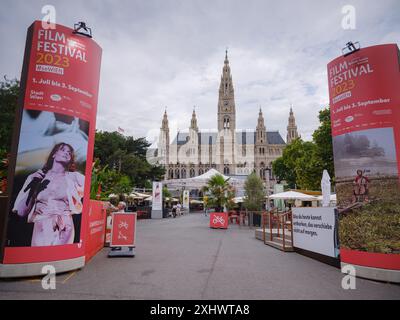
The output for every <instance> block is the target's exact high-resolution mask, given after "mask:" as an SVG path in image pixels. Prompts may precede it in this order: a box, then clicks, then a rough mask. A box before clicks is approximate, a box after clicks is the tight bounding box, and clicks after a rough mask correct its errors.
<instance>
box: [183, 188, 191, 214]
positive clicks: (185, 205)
mask: <svg viewBox="0 0 400 320" xmlns="http://www.w3.org/2000/svg"><path fill="white" fill-rule="evenodd" d="M182 206H183V208H185V209H187V210H189V190H183V201H182Z"/></svg>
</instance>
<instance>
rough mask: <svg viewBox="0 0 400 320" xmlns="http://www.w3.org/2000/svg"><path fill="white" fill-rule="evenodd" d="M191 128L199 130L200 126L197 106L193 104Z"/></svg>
mask: <svg viewBox="0 0 400 320" xmlns="http://www.w3.org/2000/svg"><path fill="white" fill-rule="evenodd" d="M190 129H193V130H195V131H199V128H198V126H197V117H196V106H193V112H192V120H191V121H190Z"/></svg>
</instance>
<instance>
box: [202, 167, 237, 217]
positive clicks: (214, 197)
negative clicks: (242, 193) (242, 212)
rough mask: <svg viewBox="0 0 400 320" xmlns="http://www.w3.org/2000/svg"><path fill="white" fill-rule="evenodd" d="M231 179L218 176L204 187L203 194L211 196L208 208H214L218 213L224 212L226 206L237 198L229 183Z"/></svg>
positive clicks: (213, 177)
mask: <svg viewBox="0 0 400 320" xmlns="http://www.w3.org/2000/svg"><path fill="white" fill-rule="evenodd" d="M229 179H230V178H228V179H226V180H225V178H224V177H223V176H222V175H220V174H216V175H214V176H212V177H211V178H210V179H209V180H208V181H207V185H206V186H205V187H203V192H204V193H207V194H208V195H209V198H208V199H209V200H208V204H209V205H208V206H209V207H214V208H215V210H216V212H222V211H223V209H224V206H225V205H227V204H229V203H230V202H231V201H232V199H233V197H234V196H235V195H234V192H232V191H233V188H232V186H231V185H230V184H229V182H228V180H229Z"/></svg>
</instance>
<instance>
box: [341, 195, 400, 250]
mask: <svg viewBox="0 0 400 320" xmlns="http://www.w3.org/2000/svg"><path fill="white" fill-rule="evenodd" d="M339 237H340V245H341V247H342V248H348V249H354V250H359V251H367V252H378V253H400V204H399V202H394V201H393V202H383V203H382V202H376V203H371V204H368V205H365V206H363V207H361V208H359V209H356V210H353V211H352V212H350V213H349V214H346V215H343V216H341V217H340V225H339Z"/></svg>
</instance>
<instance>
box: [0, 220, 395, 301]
mask: <svg viewBox="0 0 400 320" xmlns="http://www.w3.org/2000/svg"><path fill="white" fill-rule="evenodd" d="M108 251H109V249H108V248H105V249H103V250H102V251H101V252H99V253H98V254H97V255H96V256H95V257H94V258H93V259H92V260H91V261H90V262H89V263H88V265H87V266H85V268H83V269H82V270H79V271H76V272H70V273H65V274H62V275H58V276H57V286H56V290H44V289H42V286H41V280H40V279H39V278H37V279H23V280H1V281H0V299H145V300H152V299H185V300H186V299H218V300H220V299H221V300H246V299H256V300H266V299H335V300H336V299H399V298H400V286H399V285H393V284H388V283H380V282H374V281H369V280H364V279H357V280H356V289H355V290H343V289H342V287H341V281H342V278H343V275H342V274H341V273H340V270H339V269H336V268H334V267H331V266H329V265H325V264H323V263H321V262H318V261H315V260H313V259H310V258H307V257H304V256H302V255H299V254H297V253H284V252H281V251H279V250H277V249H274V248H271V247H269V246H266V245H264V244H263V243H262V242H261V241H259V240H256V239H255V237H254V230H251V229H249V228H248V227H245V226H241V227H239V226H237V225H230V226H229V228H228V229H227V230H213V229H210V228H209V227H208V217H205V216H204V215H202V214H200V213H197V214H196V213H192V214H189V215H185V216H182V217H178V218H176V219H173V218H169V219H163V220H140V221H139V222H138V228H137V248H136V257H134V258H112V259H110V258H107V254H108Z"/></svg>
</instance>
